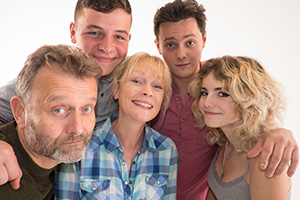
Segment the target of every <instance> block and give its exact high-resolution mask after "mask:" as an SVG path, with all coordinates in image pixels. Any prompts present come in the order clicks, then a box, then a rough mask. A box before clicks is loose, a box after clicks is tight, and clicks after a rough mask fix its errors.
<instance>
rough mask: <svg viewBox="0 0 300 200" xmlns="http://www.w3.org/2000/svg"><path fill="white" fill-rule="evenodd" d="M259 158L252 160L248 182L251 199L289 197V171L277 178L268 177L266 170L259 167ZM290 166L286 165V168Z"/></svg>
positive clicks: (277, 199) (261, 199) (281, 198)
mask: <svg viewBox="0 0 300 200" xmlns="http://www.w3.org/2000/svg"><path fill="white" fill-rule="evenodd" d="M258 162H259V158H258V157H257V158H253V159H251V160H250V165H249V171H248V176H247V179H248V183H249V188H250V196H251V199H255V200H263V199H272V200H283V199H287V194H288V191H289V190H290V187H291V178H290V177H289V176H288V175H287V173H282V174H281V175H280V176H279V177H276V178H267V177H266V175H265V172H264V171H263V170H261V169H259V167H258ZM287 169H288V167H287V166H286V170H287Z"/></svg>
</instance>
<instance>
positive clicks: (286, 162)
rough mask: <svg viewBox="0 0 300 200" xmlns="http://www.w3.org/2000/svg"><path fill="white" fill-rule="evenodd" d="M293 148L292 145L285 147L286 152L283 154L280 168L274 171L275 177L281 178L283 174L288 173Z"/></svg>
mask: <svg viewBox="0 0 300 200" xmlns="http://www.w3.org/2000/svg"><path fill="white" fill-rule="evenodd" d="M293 149H294V148H293V147H292V146H291V145H287V146H285V149H284V152H283V154H282V158H281V160H280V162H279V164H278V166H277V167H276V168H275V169H274V170H275V171H274V175H273V177H278V176H280V175H281V174H282V173H283V172H286V171H287V167H288V166H289V163H290V160H291V157H292V152H293Z"/></svg>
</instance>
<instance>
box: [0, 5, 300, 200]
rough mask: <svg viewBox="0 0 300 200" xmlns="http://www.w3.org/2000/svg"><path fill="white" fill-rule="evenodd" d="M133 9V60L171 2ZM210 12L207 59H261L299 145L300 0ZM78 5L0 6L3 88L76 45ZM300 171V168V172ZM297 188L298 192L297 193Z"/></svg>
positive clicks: (296, 184)
mask: <svg viewBox="0 0 300 200" xmlns="http://www.w3.org/2000/svg"><path fill="white" fill-rule="evenodd" d="M129 1H130V2H131V5H132V9H133V26H132V29H131V34H132V39H131V42H130V45H129V52H128V55H132V54H133V53H135V52H138V51H146V52H149V53H151V54H155V55H158V53H157V50H156V47H155V45H154V42H153V40H154V34H153V16H154V13H155V12H156V9H157V8H159V7H160V6H162V5H164V4H165V3H166V2H169V1H170V0H168V1H167V0H129ZM199 2H200V3H202V4H203V5H204V7H205V8H206V10H207V12H206V15H207V18H208V21H207V45H206V47H205V49H204V53H203V60H204V59H209V58H211V57H217V56H223V55H225V54H228V55H244V56H250V57H254V58H255V59H257V60H259V61H260V62H261V63H262V64H263V65H264V66H265V68H266V69H267V71H268V72H269V73H270V74H271V75H273V77H274V78H275V79H276V80H277V81H279V82H280V83H282V84H283V86H284V88H285V90H286V93H285V96H286V98H287V99H288V109H287V113H286V120H285V121H284V124H283V127H285V128H287V129H289V130H291V131H293V133H294V136H295V138H296V140H297V142H298V144H299V145H300V136H299V135H300V128H299V125H297V123H299V118H298V117H299V113H298V112H299V111H300V106H299V103H300V94H299V93H300V89H299V85H300V83H299V81H300V80H299V72H300V70H299V67H300V64H299V57H300V1H299V0H263V1H261V0H252V1H240V0H227V1H216V0H215V1H212V0H210V1H209V0H203V1H199ZM75 4H76V1H75V0H43V1H41V0H26V1H23V0H10V1H5V2H4V1H3V0H1V2H0V45H1V47H0V69H1V71H0V86H2V85H4V84H6V83H7V82H8V81H9V80H11V79H13V78H15V77H16V76H17V74H18V72H19V71H20V69H21V68H22V67H23V64H24V61H25V59H26V57H27V56H28V55H29V54H30V53H32V52H33V51H34V50H35V49H37V48H38V47H40V46H42V45H44V44H60V43H61V44H71V42H70V39H69V23H70V22H71V21H73V12H74V8H75ZM298 168H300V166H299V167H298ZM299 171H300V169H298V172H297V173H296V175H294V177H293V186H292V187H293V188H292V199H293V200H296V199H299V197H300V191H299V188H300V175H299V174H300V172H299ZM296 188H298V191H297V189H296Z"/></svg>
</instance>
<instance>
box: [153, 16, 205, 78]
mask: <svg viewBox="0 0 300 200" xmlns="http://www.w3.org/2000/svg"><path fill="white" fill-rule="evenodd" d="M155 43H156V45H157V48H158V50H159V53H160V54H161V55H162V56H163V58H164V60H165V61H166V63H167V65H168V67H169V69H170V71H171V73H172V77H173V81H176V80H179V81H184V80H187V81H189V80H192V79H193V77H194V74H195V73H197V72H198V71H199V69H200V59H201V55H202V50H203V48H204V47H205V43H206V34H205V35H204V37H203V36H202V34H201V32H200V29H199V27H198V24H197V21H196V20H195V18H188V19H186V20H181V21H179V22H163V23H161V24H160V26H159V37H158V41H155Z"/></svg>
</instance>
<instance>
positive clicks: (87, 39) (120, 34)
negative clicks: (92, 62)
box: [70, 8, 131, 76]
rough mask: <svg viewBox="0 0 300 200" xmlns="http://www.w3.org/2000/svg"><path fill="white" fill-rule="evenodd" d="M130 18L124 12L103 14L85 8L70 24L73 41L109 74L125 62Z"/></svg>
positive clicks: (117, 11)
mask: <svg viewBox="0 0 300 200" xmlns="http://www.w3.org/2000/svg"><path fill="white" fill-rule="evenodd" d="M130 27H131V15H130V14H128V13H126V12H125V11H124V10H122V9H115V10H114V11H112V12H110V13H102V12H98V11H95V10H93V9H90V8H84V9H83V10H82V11H81V13H80V15H79V16H78V17H77V19H76V22H75V23H71V24H70V35H71V41H72V43H74V44H77V47H78V48H80V49H81V50H82V51H83V52H84V53H85V54H87V55H89V56H90V57H93V58H95V59H96V60H97V62H98V63H99V66H100V67H101V68H102V70H103V73H102V74H103V76H106V75H109V74H110V73H112V71H113V70H114V69H115V68H116V67H117V66H118V65H119V64H120V63H121V62H122V61H123V60H124V59H125V57H126V55H127V51H128V44H129V40H130V37H131V35H130V34H129V32H130Z"/></svg>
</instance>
